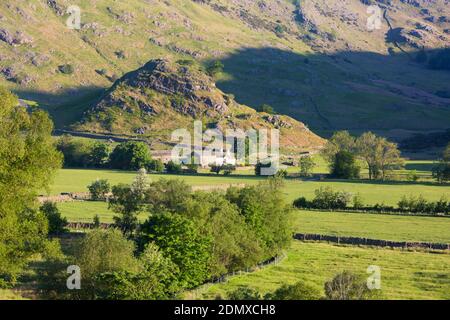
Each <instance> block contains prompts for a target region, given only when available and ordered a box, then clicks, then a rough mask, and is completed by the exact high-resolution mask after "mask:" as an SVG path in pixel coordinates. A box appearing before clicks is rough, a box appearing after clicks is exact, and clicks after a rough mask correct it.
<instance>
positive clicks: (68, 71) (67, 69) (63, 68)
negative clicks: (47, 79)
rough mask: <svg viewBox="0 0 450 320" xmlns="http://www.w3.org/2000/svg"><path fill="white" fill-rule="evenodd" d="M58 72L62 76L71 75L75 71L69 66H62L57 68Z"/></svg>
mask: <svg viewBox="0 0 450 320" xmlns="http://www.w3.org/2000/svg"><path fill="white" fill-rule="evenodd" d="M58 70H59V72H61V73H63V74H72V73H74V72H75V69H74V67H73V66H72V65H71V64H63V65H61V66H59V67H58Z"/></svg>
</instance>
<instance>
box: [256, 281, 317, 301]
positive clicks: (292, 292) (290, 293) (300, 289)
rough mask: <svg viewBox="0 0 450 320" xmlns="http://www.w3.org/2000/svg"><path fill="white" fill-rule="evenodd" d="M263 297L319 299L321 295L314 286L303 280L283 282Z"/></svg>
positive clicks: (275, 298) (272, 298)
mask: <svg viewBox="0 0 450 320" xmlns="http://www.w3.org/2000/svg"><path fill="white" fill-rule="evenodd" d="M264 298H265V299H267V300H319V299H320V298H321V297H320V293H319V292H318V291H317V290H316V289H315V288H313V287H311V286H308V285H306V284H304V283H303V282H297V283H296V284H293V285H287V284H284V285H283V286H282V287H280V288H278V289H277V290H276V291H275V292H273V293H270V294H268V295H266V296H265V297H264Z"/></svg>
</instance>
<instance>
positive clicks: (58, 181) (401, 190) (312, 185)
mask: <svg viewBox="0 0 450 320" xmlns="http://www.w3.org/2000/svg"><path fill="white" fill-rule="evenodd" d="M135 176H136V172H125V171H114V170H83V169H63V170H60V171H59V172H58V174H57V176H56V178H55V181H54V183H53V185H52V187H51V189H50V192H49V193H50V194H52V195H55V194H59V193H61V192H87V186H88V185H89V184H90V183H92V182H93V181H95V180H96V179H108V180H109V182H110V183H111V185H115V184H119V183H131V182H132V181H133V179H134V178H135ZM149 177H150V179H151V180H158V179H161V178H165V179H181V180H184V181H186V182H187V183H188V184H190V185H194V186H217V185H227V184H248V185H251V184H256V183H258V182H260V181H263V180H264V178H260V177H255V176H239V175H231V176H228V177H225V176H215V175H196V176H188V175H181V176H176V175H167V174H152V175H149ZM322 186H331V187H332V188H334V189H335V190H342V191H347V192H351V193H354V194H356V193H360V194H361V196H362V197H363V200H364V201H365V203H366V204H375V203H384V204H386V205H396V204H397V202H398V201H399V200H400V199H401V197H402V196H403V195H410V194H412V195H416V196H417V195H420V194H421V195H423V196H424V197H425V198H426V199H428V200H439V199H440V198H441V197H442V196H443V195H444V196H447V197H450V186H448V185H444V186H442V185H436V184H431V183H420V182H419V183H412V182H411V183H410V182H371V181H343V180H341V181H334V180H324V181H302V180H300V179H289V180H287V181H286V186H285V188H284V189H283V192H284V193H285V195H286V199H287V200H288V201H293V200H294V199H296V198H298V197H300V196H304V197H307V198H312V197H314V191H315V190H316V189H318V188H320V187H322ZM43 193H45V192H43Z"/></svg>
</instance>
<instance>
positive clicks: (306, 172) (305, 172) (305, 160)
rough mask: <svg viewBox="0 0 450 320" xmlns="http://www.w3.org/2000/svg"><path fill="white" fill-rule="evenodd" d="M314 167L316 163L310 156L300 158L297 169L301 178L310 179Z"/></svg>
mask: <svg viewBox="0 0 450 320" xmlns="http://www.w3.org/2000/svg"><path fill="white" fill-rule="evenodd" d="M315 166H316V163H315V162H314V160H313V159H312V157H310V156H304V157H300V160H299V167H300V176H301V177H310V176H311V175H312V170H313V169H314V167H315Z"/></svg>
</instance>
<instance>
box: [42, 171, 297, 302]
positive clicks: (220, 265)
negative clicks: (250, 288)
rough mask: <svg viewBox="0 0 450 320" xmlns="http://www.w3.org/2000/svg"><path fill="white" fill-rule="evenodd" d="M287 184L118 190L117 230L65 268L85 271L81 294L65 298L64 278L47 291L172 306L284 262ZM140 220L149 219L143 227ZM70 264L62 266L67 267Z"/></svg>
mask: <svg viewBox="0 0 450 320" xmlns="http://www.w3.org/2000/svg"><path fill="white" fill-rule="evenodd" d="M280 187H281V182H280V180H279V179H277V178H272V179H270V180H269V181H267V182H264V183H261V184H259V185H257V186H252V187H246V188H242V189H239V188H230V189H228V190H227V191H226V192H225V193H224V192H193V191H192V189H191V188H190V186H189V185H187V184H186V183H185V182H183V181H181V180H166V179H162V180H158V181H154V182H149V181H148V178H147V176H146V173H145V171H144V170H141V171H140V173H139V174H138V176H137V177H136V179H135V180H134V181H133V183H132V184H130V185H126V184H120V185H116V186H113V187H112V194H111V195H110V197H109V205H110V208H111V209H112V210H113V211H114V212H115V214H116V215H115V217H114V221H115V227H116V228H115V229H113V230H94V231H91V232H89V233H87V234H86V236H85V237H84V238H83V239H82V240H81V241H80V242H79V243H78V244H77V245H76V248H77V249H76V250H75V251H76V252H75V254H74V255H73V256H66V257H65V258H64V259H63V261H64V263H66V264H67V263H68V262H70V263H71V264H76V265H78V266H80V268H81V272H82V274H83V287H82V289H81V290H76V292H71V293H68V291H67V290H65V288H64V285H65V279H66V273H65V270H61V269H58V268H55V270H57V272H55V273H54V274H52V275H50V276H49V277H47V279H46V280H45V283H47V284H48V283H56V284H59V285H60V286H61V287H60V288H58V287H56V288H55V287H52V288H51V290H50V291H52V290H53V291H54V292H58V297H60V298H74V295H75V296H76V297H78V298H86V299H168V298H175V297H177V296H178V295H179V294H180V293H181V292H183V291H184V290H187V289H191V288H194V287H196V286H198V285H200V284H203V283H205V282H206V281H209V280H213V279H217V278H219V277H221V276H222V275H224V274H227V273H230V272H234V271H239V270H244V269H246V268H250V267H252V266H254V265H256V264H257V263H259V262H261V261H265V260H268V259H270V258H272V257H274V256H277V255H279V254H280V253H281V252H282V250H283V249H284V248H286V247H287V246H288V244H289V243H290V241H291V231H292V230H291V228H290V224H289V221H290V219H289V217H290V206H289V205H287V204H286V203H284V200H283V195H282V193H281V191H280ZM142 214H144V215H147V219H146V220H144V221H142V220H139V218H138V217H139V216H140V215H141V216H142ZM61 263H62V264H64V263H63V262H61Z"/></svg>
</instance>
